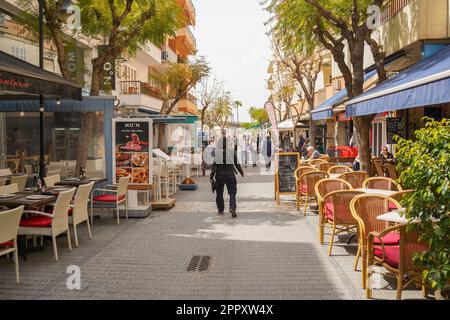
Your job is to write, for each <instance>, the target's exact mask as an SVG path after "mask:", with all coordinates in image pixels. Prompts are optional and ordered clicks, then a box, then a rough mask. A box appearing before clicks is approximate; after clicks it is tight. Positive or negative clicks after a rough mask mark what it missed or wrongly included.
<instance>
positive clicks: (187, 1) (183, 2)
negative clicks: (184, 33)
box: [177, 0, 197, 26]
mask: <svg viewBox="0 0 450 320" xmlns="http://www.w3.org/2000/svg"><path fill="white" fill-rule="evenodd" d="M177 3H178V5H179V6H180V7H182V8H183V10H184V15H185V17H186V19H187V24H188V25H190V26H195V23H196V18H197V13H196V11H195V7H194V4H193V3H192V1H191V0H177Z"/></svg>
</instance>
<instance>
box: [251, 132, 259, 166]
mask: <svg viewBox="0 0 450 320" xmlns="http://www.w3.org/2000/svg"><path fill="white" fill-rule="evenodd" d="M256 144H257V143H256V142H255V138H254V137H251V138H250V153H251V154H252V163H253V167H256V156H257V154H256V149H257V145H256Z"/></svg>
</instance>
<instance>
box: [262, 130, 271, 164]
mask: <svg viewBox="0 0 450 320" xmlns="http://www.w3.org/2000/svg"><path fill="white" fill-rule="evenodd" d="M262 153H263V156H264V160H265V162H266V168H267V169H270V166H271V164H272V155H273V147H272V140H270V136H269V135H267V138H266V140H264V142H263V145H262Z"/></svg>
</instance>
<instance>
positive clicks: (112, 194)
mask: <svg viewBox="0 0 450 320" xmlns="http://www.w3.org/2000/svg"><path fill="white" fill-rule="evenodd" d="M130 180H131V176H128V177H122V178H120V179H119V183H118V184H117V185H114V186H111V189H94V191H93V193H95V192H98V191H100V192H101V193H102V194H101V195H97V196H93V199H92V201H91V224H92V222H93V210H94V203H96V202H97V203H101V204H102V212H103V208H104V205H105V204H109V205H114V208H115V209H116V216H117V224H120V214H119V206H120V205H121V204H124V206H125V219H126V220H128V198H127V193H128V184H129V183H130Z"/></svg>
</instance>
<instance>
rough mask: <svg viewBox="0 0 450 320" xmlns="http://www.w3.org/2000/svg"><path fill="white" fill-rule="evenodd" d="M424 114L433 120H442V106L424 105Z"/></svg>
mask: <svg viewBox="0 0 450 320" xmlns="http://www.w3.org/2000/svg"><path fill="white" fill-rule="evenodd" d="M424 116H425V117H428V118H433V119H434V120H437V121H440V120H442V117H443V114H442V107H425V109H424Z"/></svg>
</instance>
